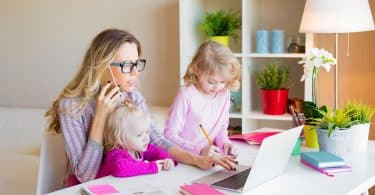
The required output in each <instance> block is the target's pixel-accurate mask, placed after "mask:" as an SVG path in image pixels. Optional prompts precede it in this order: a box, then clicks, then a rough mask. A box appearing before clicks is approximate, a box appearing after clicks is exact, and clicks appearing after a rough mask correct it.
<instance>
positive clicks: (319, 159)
mask: <svg viewBox="0 0 375 195" xmlns="http://www.w3.org/2000/svg"><path fill="white" fill-rule="evenodd" d="M301 159H302V160H304V161H306V162H309V163H310V164H312V165H314V166H315V167H318V168H326V167H339V166H344V165H345V161H344V159H342V158H340V157H338V156H336V155H334V154H331V153H329V152H324V151H320V152H304V153H301Z"/></svg>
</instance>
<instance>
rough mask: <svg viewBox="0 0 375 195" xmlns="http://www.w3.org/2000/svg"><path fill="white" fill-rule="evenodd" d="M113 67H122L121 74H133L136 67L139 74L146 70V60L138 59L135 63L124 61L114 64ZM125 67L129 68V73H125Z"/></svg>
mask: <svg viewBox="0 0 375 195" xmlns="http://www.w3.org/2000/svg"><path fill="white" fill-rule="evenodd" d="M111 65H112V66H120V67H121V72H122V73H123V74H128V73H131V72H132V71H133V70H134V67H135V68H137V69H136V70H137V71H138V72H141V71H142V70H144V69H145V68H146V60H145V59H138V60H137V61H135V62H134V63H133V62H131V61H123V62H112V63H111ZM124 67H129V71H124Z"/></svg>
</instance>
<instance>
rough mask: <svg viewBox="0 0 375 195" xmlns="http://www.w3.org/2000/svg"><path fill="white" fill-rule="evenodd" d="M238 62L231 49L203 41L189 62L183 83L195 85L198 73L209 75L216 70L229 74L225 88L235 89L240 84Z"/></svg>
mask: <svg viewBox="0 0 375 195" xmlns="http://www.w3.org/2000/svg"><path fill="white" fill-rule="evenodd" d="M240 68H241V67H240V63H239V62H238V60H237V59H236V58H235V57H234V56H233V53H232V52H231V50H230V49H229V48H227V47H225V46H223V45H221V44H219V43H217V42H214V41H207V42H205V43H203V44H202V45H201V46H200V47H199V48H198V50H197V52H196V53H195V55H194V57H193V60H192V61H191V63H190V64H189V66H188V68H187V70H186V73H185V76H184V82H185V85H186V86H187V85H191V84H194V85H197V84H198V77H199V76H200V75H211V74H215V73H217V72H219V73H222V74H225V75H229V79H228V82H227V84H226V88H228V89H231V90H236V89H238V88H239V86H240V81H239V80H240V72H241V71H240Z"/></svg>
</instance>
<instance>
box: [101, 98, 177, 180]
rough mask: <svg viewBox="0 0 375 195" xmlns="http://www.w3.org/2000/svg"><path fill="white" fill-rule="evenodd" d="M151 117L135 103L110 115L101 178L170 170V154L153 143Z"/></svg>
mask: <svg viewBox="0 0 375 195" xmlns="http://www.w3.org/2000/svg"><path fill="white" fill-rule="evenodd" d="M150 127H151V120H150V118H149V116H148V115H147V114H146V113H144V112H143V111H141V110H140V109H137V108H136V107H134V106H133V105H132V104H131V103H128V105H126V106H120V107H118V108H117V109H116V110H115V111H114V112H113V113H112V114H110V115H109V117H108V121H107V123H106V126H105V128H104V149H105V155H104V159H103V162H102V165H101V167H100V169H99V171H98V174H97V176H96V177H97V178H100V177H104V176H108V175H112V176H114V177H130V176H136V175H144V174H152V173H157V172H158V171H161V170H164V171H168V170H169V169H170V168H172V167H173V166H174V164H173V161H172V160H171V158H170V156H169V155H168V153H167V152H166V151H164V150H162V149H160V148H159V147H157V146H155V145H153V144H149V143H150Z"/></svg>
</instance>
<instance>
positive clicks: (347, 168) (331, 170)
mask: <svg viewBox="0 0 375 195" xmlns="http://www.w3.org/2000/svg"><path fill="white" fill-rule="evenodd" d="M301 163H302V164H304V165H306V166H308V167H310V168H312V169H314V170H316V171H318V172H320V173H323V174H327V175H332V174H334V173H342V172H350V171H352V167H350V166H347V165H344V166H339V167H327V168H319V167H316V166H314V165H313V164H310V163H309V162H307V161H304V160H302V159H301Z"/></svg>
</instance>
